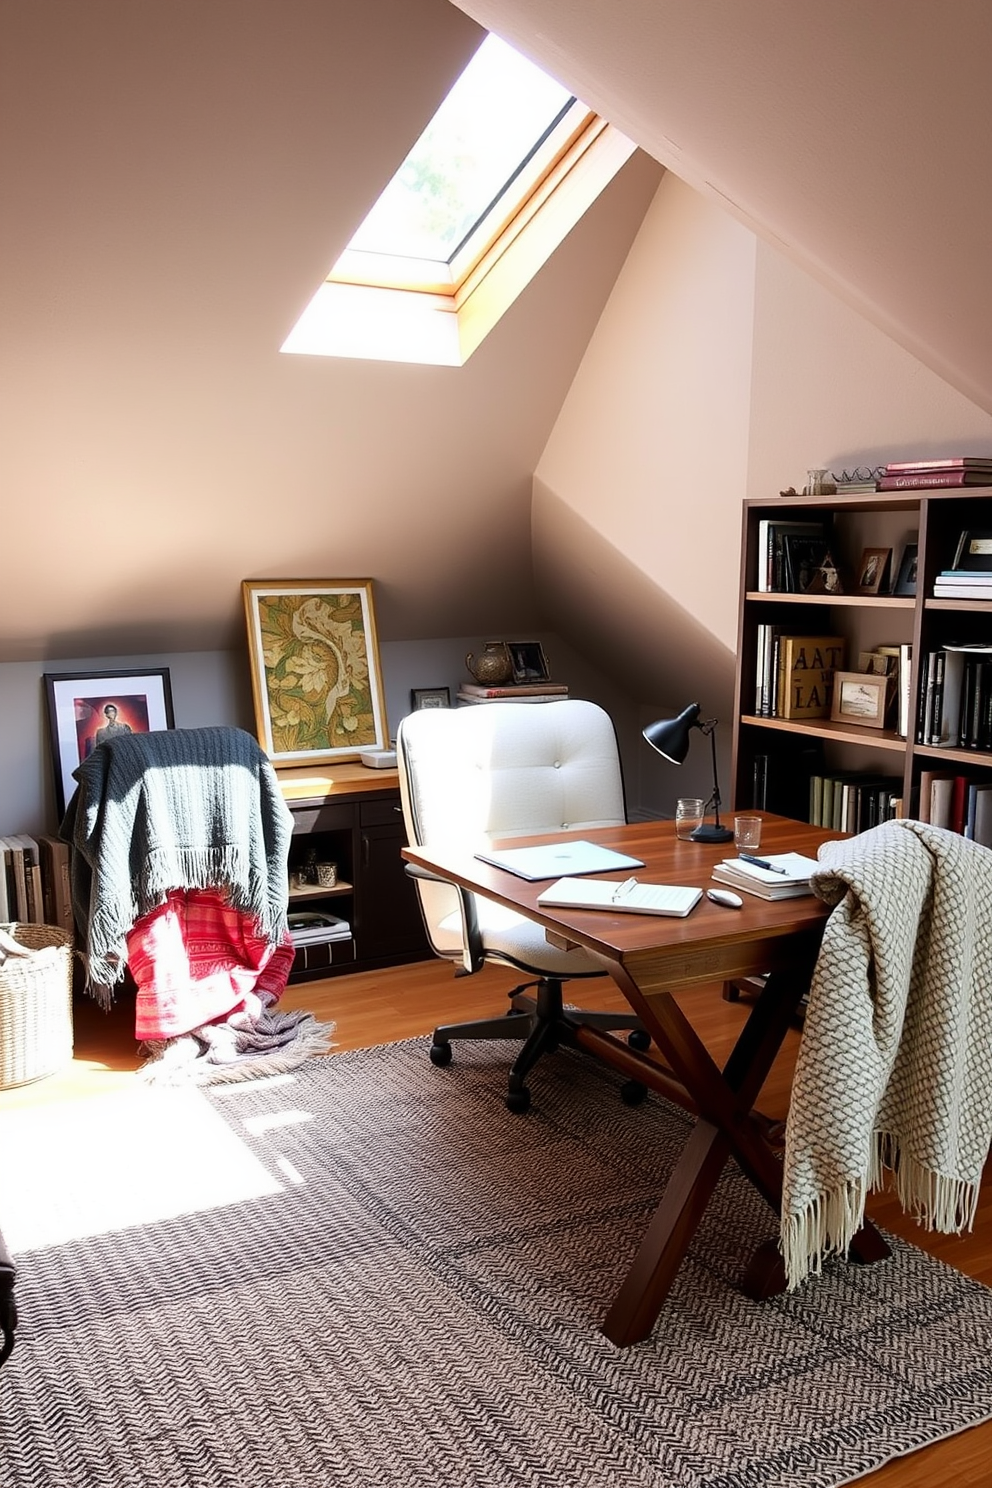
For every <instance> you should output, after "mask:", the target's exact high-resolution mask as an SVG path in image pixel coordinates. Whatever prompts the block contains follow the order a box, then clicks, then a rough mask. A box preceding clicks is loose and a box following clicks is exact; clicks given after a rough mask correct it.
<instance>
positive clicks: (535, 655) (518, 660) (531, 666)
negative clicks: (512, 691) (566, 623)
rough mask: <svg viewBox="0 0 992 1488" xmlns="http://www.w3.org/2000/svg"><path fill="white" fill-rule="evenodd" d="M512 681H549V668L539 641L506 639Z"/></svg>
mask: <svg viewBox="0 0 992 1488" xmlns="http://www.w3.org/2000/svg"><path fill="white" fill-rule="evenodd" d="M506 645H507V649H508V650H509V653H510V660H511V661H512V662H513V680H514V682H549V681H550V680H551V668H550V667H549V666H548V658H547V657H546V656H545V654H544V647H543V646H542V645H541V643H540V641H507V643H506Z"/></svg>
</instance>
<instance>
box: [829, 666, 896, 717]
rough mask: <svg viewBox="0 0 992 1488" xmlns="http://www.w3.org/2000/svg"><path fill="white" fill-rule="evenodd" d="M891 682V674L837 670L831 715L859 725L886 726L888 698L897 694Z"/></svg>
mask: <svg viewBox="0 0 992 1488" xmlns="http://www.w3.org/2000/svg"><path fill="white" fill-rule="evenodd" d="M892 683H893V679H892V678H891V677H887V676H875V675H873V674H871V673H868V672H836V673H835V674H834V695H833V703H832V705H831V709H830V717H831V719H832V720H833V722H834V723H853V724H856V725H857V726H858V727H859V728H877V729H880V728H884V727H885V715H886V711H887V709H888V705H889V701H890V699H891V698H892V697H894V696H895V693H894V689H893V686H892Z"/></svg>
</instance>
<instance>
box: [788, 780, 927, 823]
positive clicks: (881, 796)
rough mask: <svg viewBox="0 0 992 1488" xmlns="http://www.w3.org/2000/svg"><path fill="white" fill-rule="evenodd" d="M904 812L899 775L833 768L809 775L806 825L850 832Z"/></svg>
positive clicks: (893, 818)
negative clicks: (807, 823) (807, 819)
mask: <svg viewBox="0 0 992 1488" xmlns="http://www.w3.org/2000/svg"><path fill="white" fill-rule="evenodd" d="M905 815H906V811H905V809H904V803H903V794H902V776H901V775H872V774H869V773H868V772H867V771H859V770H833V771H829V772H825V773H823V774H819V775H813V776H811V777H810V782H809V820H810V826H813V827H826V828H827V830H828V831H832V832H850V833H852V834H853V833H856V832H867V831H868V829H869V827H878V826H881V824H882V822H887V821H894V820H895V819H896V817H899V816H905Z"/></svg>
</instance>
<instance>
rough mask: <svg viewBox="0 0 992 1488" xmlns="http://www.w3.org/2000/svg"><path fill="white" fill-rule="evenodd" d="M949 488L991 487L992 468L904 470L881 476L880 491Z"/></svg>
mask: <svg viewBox="0 0 992 1488" xmlns="http://www.w3.org/2000/svg"><path fill="white" fill-rule="evenodd" d="M945 486H947V487H949V486H992V467H989V468H986V469H983V470H977V469H971V468H969V469H967V470H906V471H900V472H899V473H898V474H896V475H883V476H881V477H880V479H879V482H878V489H879V490H880V491H932V490H938V489H941V488H943V487H945Z"/></svg>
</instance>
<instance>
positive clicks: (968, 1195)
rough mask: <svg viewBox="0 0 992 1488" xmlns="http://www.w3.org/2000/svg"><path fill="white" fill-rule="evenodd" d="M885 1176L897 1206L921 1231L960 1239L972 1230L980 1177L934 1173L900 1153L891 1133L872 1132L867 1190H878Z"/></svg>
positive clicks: (895, 1138) (897, 1142)
mask: <svg viewBox="0 0 992 1488" xmlns="http://www.w3.org/2000/svg"><path fill="white" fill-rule="evenodd" d="M889 1175H891V1177H892V1180H893V1182H894V1184H895V1190H896V1194H897V1195H898V1198H899V1203H900V1204H901V1205H902V1207H903V1209H904V1210H905V1211H906V1213H907V1214H912V1216H913V1218H914V1219H916V1220H917V1221H918V1222H919V1223H920V1224H921V1225H923V1227H924V1229H927V1230H937V1231H938V1232H939V1233H940V1234H942V1235H960V1234H961V1233H962V1231H963V1230H970V1229H971V1228H972V1226H973V1224H974V1222H975V1214H976V1212H977V1209H978V1195H979V1188H980V1175H979V1177H977V1178H974V1179H969V1178H951V1177H949V1176H948V1175H947V1174H946V1173H935V1172H934V1171H933V1169H932V1168H928V1167H926V1166H925V1165H924V1164H923V1163H921V1162H918V1161H917V1160H916V1158H914V1157H912V1156H910V1155H909V1154H908V1153H906V1152H904V1151H903V1150H902V1149H901V1148H900V1146H899V1139H898V1137H896V1136H894V1135H893V1133H892V1132H876V1133H875V1140H874V1142H873V1144H872V1154H871V1168H870V1171H869V1177H868V1182H869V1186H870V1187H871V1188H872V1189H879V1188H882V1187H883V1186H884V1185H885V1183H886V1182H887V1181H888V1176H889Z"/></svg>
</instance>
